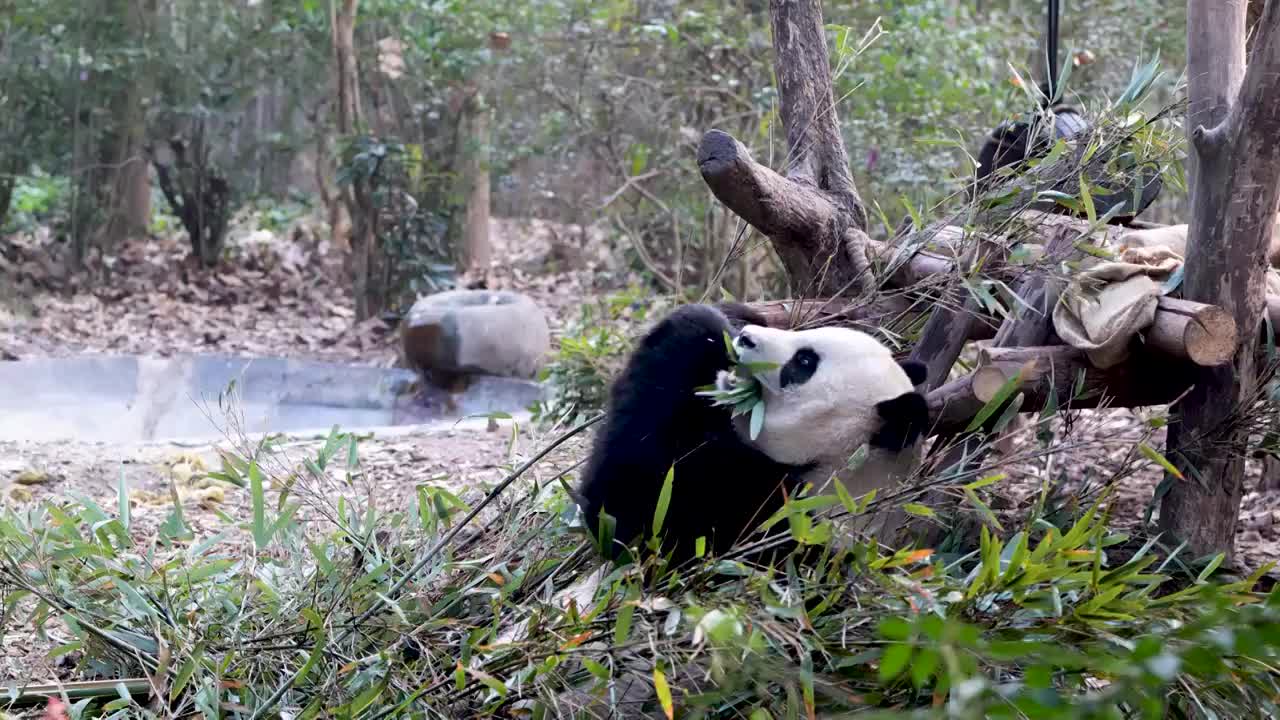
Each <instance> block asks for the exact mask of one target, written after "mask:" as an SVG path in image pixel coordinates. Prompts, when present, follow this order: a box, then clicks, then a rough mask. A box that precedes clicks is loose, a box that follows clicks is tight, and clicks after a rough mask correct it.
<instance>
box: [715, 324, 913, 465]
mask: <svg viewBox="0 0 1280 720" xmlns="http://www.w3.org/2000/svg"><path fill="white" fill-rule="evenodd" d="M734 349H735V350H736V351H737V354H738V358H739V361H740V362H742V363H744V364H749V365H750V364H757V363H759V364H766V365H769V366H771V367H769V368H768V369H757V371H756V378H757V379H758V380H759V381H760V383H761V385H762V386H763V395H764V405H765V408H764V410H765V412H764V424H763V427H762V428H761V431H760V434H759V435H758V436H757V438H756V439H755V440H754V441H752V442H753V444H755V445H756V446H757V447H759V448H760V449H761V450H762V451H764V452H765V453H766V454H767V455H769V456H770V457H771V458H773V459H774V460H776V461H778V462H784V463H789V464H794V465H803V464H809V463H814V462H818V463H824V462H843V461H844V460H847V459H848V457H849V456H850V455H851V454H853V453H854V452H855V451H857V449H858V448H859V447H861V446H862V445H863V444H864V443H866V444H868V445H870V448H871V449H872V450H885V451H889V452H894V453H896V452H899V451H901V450H904V449H907V448H909V447H912V446H913V445H914V444H915V443H916V441H917V440H918V439H920V437H922V436H923V434H924V432H925V431H926V430H927V429H928V422H929V410H928V404H927V402H926V401H925V398H924V396H923V395H921V394H920V393H919V392H916V389H915V386H916V385H918V384H920V383H923V382H924V375H925V368H924V366H923V365H922V364H920V363H916V362H903V363H899V362H898V361H897V360H895V359H894V357H893V353H892V352H891V351H890V350H889V348H888V347H886V346H885V345H884V344H883V343H881V342H880V341H878V340H876V339H875V338H874V337H872V336H871V335H868V334H867V333H864V332H860V331H857V330H853V329H850V328H837V327H823V328H815V329H812V330H798V331H797V330H779V329H774V328H768V327H761V326H758V325H748V326H747V327H744V328H743V329H742V330H741V331H740V332H739V333H738V335H737V337H736V338H735V339H734ZM739 420H740V421H741V424H740V429H745V427H746V425H745V423H746V422H747V419H746V416H741V417H740V418H739Z"/></svg>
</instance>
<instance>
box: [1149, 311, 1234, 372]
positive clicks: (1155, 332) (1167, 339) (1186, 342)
mask: <svg viewBox="0 0 1280 720" xmlns="http://www.w3.org/2000/svg"><path fill="white" fill-rule="evenodd" d="M1146 340H1147V342H1148V343H1149V344H1150V345H1152V346H1153V347H1155V348H1157V349H1159V350H1160V351H1161V352H1162V353H1164V354H1165V355H1171V356H1173V357H1176V358H1180V359H1184V360H1190V361H1191V362H1193V363H1195V364H1196V365H1201V366H1204V367H1214V366H1218V365H1223V364H1226V363H1227V362H1229V361H1230V360H1231V357H1232V356H1233V355H1234V354H1235V351H1236V321H1235V319H1234V318H1232V317H1231V314H1230V313H1228V312H1227V311H1226V310H1223V309H1222V308H1220V307H1218V306H1216V305H1205V304H1203V303H1197V302H1191V301H1190V300H1179V299H1177V298H1171V297H1162V298H1160V304H1159V305H1158V306H1157V307H1156V318H1155V321H1154V322H1153V323H1152V324H1151V327H1149V328H1147V330H1146Z"/></svg>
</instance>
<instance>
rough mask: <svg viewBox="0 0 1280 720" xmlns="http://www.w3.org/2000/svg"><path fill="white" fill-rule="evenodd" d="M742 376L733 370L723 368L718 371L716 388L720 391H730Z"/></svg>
mask: <svg viewBox="0 0 1280 720" xmlns="http://www.w3.org/2000/svg"><path fill="white" fill-rule="evenodd" d="M739 382H741V378H739V377H738V375H737V373H735V372H733V371H732V370H721V371H719V372H717V373H716V389H717V390H719V391H720V392H729V391H730V390H733V389H734V388H736V387H737V386H738V383H739Z"/></svg>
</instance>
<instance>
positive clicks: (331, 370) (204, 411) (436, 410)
mask: <svg viewBox="0 0 1280 720" xmlns="http://www.w3.org/2000/svg"><path fill="white" fill-rule="evenodd" d="M229 388H230V391H228V389H229ZM220 395H222V396H223V400H222V404H221V406H220V405H219V396H220ZM541 398H542V388H541V386H539V385H538V384H537V383H535V382H532V381H527V380H519V379H512V378H501V377H490V376H474V377H472V378H471V380H470V382H469V383H468V384H467V385H466V387H465V388H464V389H462V390H460V391H456V392H454V391H448V390H445V389H443V388H437V387H434V386H424V385H423V384H422V383H421V381H420V380H419V379H418V377H417V376H416V375H415V374H414V373H413V372H412V371H410V370H404V369H399V368H375V367H364V366H353V365H340V364H335V363H320V362H310V361H302V360H289V359H284V358H254V357H236V356H226V355H195V356H178V357H171V358H158V357H141V356H120V355H104V356H79V357H71V358H54V359H40V360H23V361H17V362H0V440H34V441H48V440H81V441H91V442H152V441H162V440H165V441H167V440H177V441H182V440H188V441H196V440H215V439H220V438H223V437H225V436H226V435H227V434H228V432H231V433H244V434H256V433H265V432H282V433H303V432H325V431H328V430H329V429H330V428H331V427H333V426H334V425H338V426H340V427H341V428H342V429H343V430H350V431H355V430H370V429H375V428H384V427H398V426H428V427H448V426H450V425H454V424H455V423H457V422H458V421H459V420H462V419H464V418H468V417H475V416H480V415H489V414H493V413H506V414H509V415H511V416H512V417H514V418H516V419H518V420H519V419H524V418H527V417H528V415H529V413H528V408H529V407H530V406H531V405H532V404H533V403H534V402H535V401H537V400H539V399H541ZM229 421H230V422H229ZM478 422H480V423H483V422H485V421H484V420H480V421H478Z"/></svg>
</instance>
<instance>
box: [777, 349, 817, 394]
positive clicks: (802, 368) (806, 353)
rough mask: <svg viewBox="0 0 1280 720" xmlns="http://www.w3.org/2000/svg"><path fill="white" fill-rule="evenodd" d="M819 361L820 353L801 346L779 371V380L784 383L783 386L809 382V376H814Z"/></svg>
mask: <svg viewBox="0 0 1280 720" xmlns="http://www.w3.org/2000/svg"><path fill="white" fill-rule="evenodd" d="M819 362H820V358H819V357H818V353H816V352H814V351H813V349H812V348H800V349H799V350H797V351H796V353H795V354H794V355H792V356H791V359H790V360H788V361H787V364H786V365H783V366H782V371H781V372H780V373H779V381H780V382H781V383H782V387H784V388H785V387H787V386H788V385H803V384H805V383H806V382H809V378H811V377H813V374H814V373H815V372H817V371H818V364H819Z"/></svg>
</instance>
